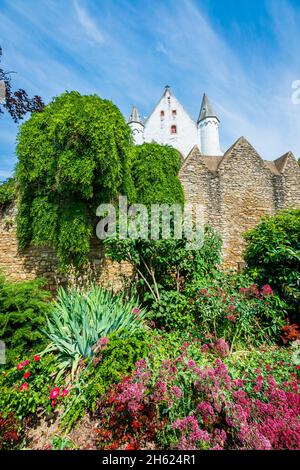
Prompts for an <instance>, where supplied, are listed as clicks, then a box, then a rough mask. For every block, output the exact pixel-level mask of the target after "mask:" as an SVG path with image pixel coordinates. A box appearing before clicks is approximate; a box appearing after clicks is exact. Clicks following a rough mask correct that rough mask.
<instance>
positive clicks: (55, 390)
mask: <svg viewBox="0 0 300 470" xmlns="http://www.w3.org/2000/svg"><path fill="white" fill-rule="evenodd" d="M59 394H60V389H59V388H58V387H56V388H53V390H51V393H50V398H51V399H52V400H56V398H57V397H58V396H59Z"/></svg>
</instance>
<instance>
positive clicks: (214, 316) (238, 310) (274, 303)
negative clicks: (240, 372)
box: [195, 274, 286, 350]
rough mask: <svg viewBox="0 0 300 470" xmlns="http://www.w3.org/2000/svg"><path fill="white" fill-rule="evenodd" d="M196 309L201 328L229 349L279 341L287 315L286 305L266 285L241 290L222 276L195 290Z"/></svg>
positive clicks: (251, 286)
mask: <svg viewBox="0 0 300 470" xmlns="http://www.w3.org/2000/svg"><path fill="white" fill-rule="evenodd" d="M241 279H242V278H241ZM246 280H247V278H245V281H246ZM248 282H249V280H248ZM195 309H196V315H197V321H198V322H199V323H200V324H201V328H203V329H204V331H206V332H207V333H213V334H214V336H215V337H223V338H224V339H225V340H226V341H228V342H229V343H230V344H231V350H233V349H234V348H235V347H236V346H237V344H238V343H244V344H245V343H246V344H248V345H259V344H261V343H263V342H265V341H269V342H271V341H273V340H274V339H278V338H279V335H280V332H281V328H282V326H283V325H284V318H285V316H286V310H285V304H284V303H283V302H282V301H281V300H280V299H279V298H278V297H277V296H275V295H274V293H273V290H272V288H271V287H270V286H269V285H265V286H263V287H262V288H261V289H259V288H258V286H257V285H256V284H252V285H249V286H248V287H240V286H239V284H238V282H237V280H236V279H235V277H234V276H226V275H224V274H223V275H222V276H221V277H220V279H217V280H215V281H213V282H212V283H211V285H210V286H209V287H207V288H202V289H199V290H198V292H197V293H196V301H195Z"/></svg>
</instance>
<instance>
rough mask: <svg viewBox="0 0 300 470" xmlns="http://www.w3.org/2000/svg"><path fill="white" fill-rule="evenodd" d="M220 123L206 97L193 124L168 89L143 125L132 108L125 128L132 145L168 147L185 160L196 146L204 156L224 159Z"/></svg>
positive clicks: (166, 88) (137, 113) (204, 96)
mask: <svg viewBox="0 0 300 470" xmlns="http://www.w3.org/2000/svg"><path fill="white" fill-rule="evenodd" d="M219 122H220V121H219V119H218V118H217V116H216V115H215V113H214V111H213V109H212V106H211V104H210V103H209V101H208V98H207V96H206V94H204V95H203V99H202V104H201V109H200V113H199V117H198V120H197V122H195V121H194V119H192V118H191V117H190V116H189V114H188V113H187V111H186V110H185V109H184V107H183V106H182V105H181V103H180V102H179V101H178V100H177V98H176V97H175V96H174V94H173V93H172V91H171V89H170V87H169V86H168V85H167V86H166V87H165V90H164V93H163V95H162V97H161V98H160V100H159V102H158V103H157V105H156V106H155V107H154V109H153V110H152V112H151V113H150V115H149V116H148V118H147V119H146V120H145V122H143V121H142V119H141V116H140V114H139V112H138V110H137V108H136V107H135V106H133V108H132V110H131V114H130V117H129V120H128V125H129V127H130V128H131V130H132V133H133V137H134V142H135V144H137V145H141V144H143V143H144V142H157V143H158V144H167V145H171V146H172V147H174V148H176V149H177V150H178V151H179V152H180V153H181V155H182V157H183V159H184V158H186V157H187V155H188V154H189V152H190V151H191V150H192V148H193V147H194V146H195V145H197V146H198V147H199V148H200V152H201V154H202V155H204V156H213V157H218V156H222V155H223V153H222V151H221V148H220V142H219Z"/></svg>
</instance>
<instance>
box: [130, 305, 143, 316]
mask: <svg viewBox="0 0 300 470" xmlns="http://www.w3.org/2000/svg"><path fill="white" fill-rule="evenodd" d="M132 313H133V314H134V315H140V314H141V311H140V309H139V308H138V307H134V308H133V309H132Z"/></svg>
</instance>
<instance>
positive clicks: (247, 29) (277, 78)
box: [0, 0, 300, 179]
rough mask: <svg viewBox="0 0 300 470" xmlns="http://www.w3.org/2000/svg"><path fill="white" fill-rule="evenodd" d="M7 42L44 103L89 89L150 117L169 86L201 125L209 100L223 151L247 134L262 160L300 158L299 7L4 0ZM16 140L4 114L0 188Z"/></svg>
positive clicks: (298, 3) (258, 2) (1, 18)
mask: <svg viewBox="0 0 300 470" xmlns="http://www.w3.org/2000/svg"><path fill="white" fill-rule="evenodd" d="M0 44H1V46H2V48H3V51H4V57H3V62H2V65H3V66H4V68H5V69H9V70H13V71H16V72H17V73H16V74H14V75H13V80H14V84H15V85H16V86H18V87H19V86H20V87H23V88H25V89H26V90H27V91H28V92H29V93H30V94H39V95H41V96H42V98H43V99H44V101H45V102H49V101H50V100H51V98H52V97H53V96H55V95H57V94H60V93H62V92H63V91H65V90H69V91H70V90H78V91H80V92H81V93H85V94H89V93H97V94H99V95H100V96H101V97H103V98H109V99H111V100H112V101H114V103H116V104H117V105H118V106H119V108H120V109H121V111H122V112H123V113H124V115H125V116H126V117H127V116H128V115H129V112H130V107H131V105H132V104H135V105H136V106H138V108H139V110H140V112H141V114H142V115H143V116H147V114H148V113H149V112H150V111H151V109H152V108H153V105H154V104H155V103H156V101H157V100H158V99H159V98H160V96H161V94H162V92H163V89H164V86H165V85H166V84H169V85H170V86H171V88H172V90H173V92H174V93H175V95H176V96H177V97H178V98H179V100H180V101H181V102H182V104H183V105H184V106H185V108H186V109H187V110H188V111H189V113H190V114H191V115H192V116H194V117H195V118H196V117H197V115H198V112H199V107H200V103H201V98H202V94H203V92H206V93H207V94H208V96H209V98H210V100H211V102H212V103H213V105H214V107H215V110H216V112H217V114H218V115H219V117H220V119H221V129H220V130H221V146H222V148H223V149H224V150H226V149H227V148H228V147H229V146H230V145H231V144H232V143H233V142H234V141H235V140H236V139H237V138H238V137H240V136H241V135H244V136H245V137H246V138H247V139H248V140H249V141H250V142H251V143H252V144H253V145H254V147H255V148H256V149H257V150H258V151H259V153H260V154H261V155H262V156H263V158H266V159H275V158H277V157H279V156H280V155H282V154H283V153H285V152H286V151H287V150H292V151H293V152H294V153H295V155H296V156H300V137H299V136H300V104H298V105H295V104H293V102H292V100H291V95H292V93H293V90H292V82H293V81H295V80H300V0H265V1H264V0H251V1H250V0H194V1H193V0H0ZM16 133H17V125H15V124H14V123H13V122H12V121H11V119H10V118H9V117H8V116H5V117H0V179H4V178H5V177H7V176H9V175H10V174H11V172H12V171H13V168H14V165H15V163H16V161H17V160H16V156H15V150H14V148H15V137H16Z"/></svg>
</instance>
